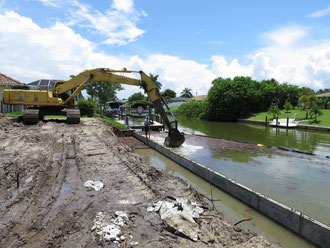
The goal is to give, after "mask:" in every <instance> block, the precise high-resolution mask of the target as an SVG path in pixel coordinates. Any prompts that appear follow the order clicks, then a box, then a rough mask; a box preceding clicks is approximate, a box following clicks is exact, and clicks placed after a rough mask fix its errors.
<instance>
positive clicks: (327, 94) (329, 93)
mask: <svg viewBox="0 0 330 248" xmlns="http://www.w3.org/2000/svg"><path fill="white" fill-rule="evenodd" d="M324 96H325V97H330V92H327V93H322V94H319V95H317V97H324Z"/></svg>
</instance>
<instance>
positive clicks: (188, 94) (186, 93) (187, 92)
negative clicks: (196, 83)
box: [180, 88, 193, 98]
mask: <svg viewBox="0 0 330 248" xmlns="http://www.w3.org/2000/svg"><path fill="white" fill-rule="evenodd" d="M180 96H181V97H187V98H192V97H193V94H192V93H191V89H188V88H184V89H183V91H182V92H181V95H180Z"/></svg>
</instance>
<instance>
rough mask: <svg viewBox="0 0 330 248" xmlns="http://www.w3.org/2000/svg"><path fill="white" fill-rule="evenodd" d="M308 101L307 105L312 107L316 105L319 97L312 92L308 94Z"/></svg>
mask: <svg viewBox="0 0 330 248" xmlns="http://www.w3.org/2000/svg"><path fill="white" fill-rule="evenodd" d="M308 101H309V106H310V107H313V106H316V105H317V104H318V102H319V99H318V97H317V96H316V95H315V94H312V95H309V96H308Z"/></svg>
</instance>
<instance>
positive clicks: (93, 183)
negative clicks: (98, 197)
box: [84, 180, 104, 191]
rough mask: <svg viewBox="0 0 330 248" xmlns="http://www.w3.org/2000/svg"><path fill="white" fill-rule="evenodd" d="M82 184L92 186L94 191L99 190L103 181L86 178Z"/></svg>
mask: <svg viewBox="0 0 330 248" xmlns="http://www.w3.org/2000/svg"><path fill="white" fill-rule="evenodd" d="M84 186H85V187H87V188H92V189H94V190H95V191H99V190H100V189H102V188H103V186H104V185H103V183H102V182H101V181H92V180H88V181H86V182H85V183H84Z"/></svg>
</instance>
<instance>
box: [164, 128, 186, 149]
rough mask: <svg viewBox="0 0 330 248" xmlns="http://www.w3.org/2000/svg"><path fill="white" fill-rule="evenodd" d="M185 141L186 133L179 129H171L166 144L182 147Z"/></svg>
mask: <svg viewBox="0 0 330 248" xmlns="http://www.w3.org/2000/svg"><path fill="white" fill-rule="evenodd" d="M184 141H185V138H184V133H180V132H179V130H178V129H171V130H170V131H169V132H168V136H167V137H166V138H165V142H164V144H165V146H167V147H180V146H181V145H182V144H183V143H184Z"/></svg>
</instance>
